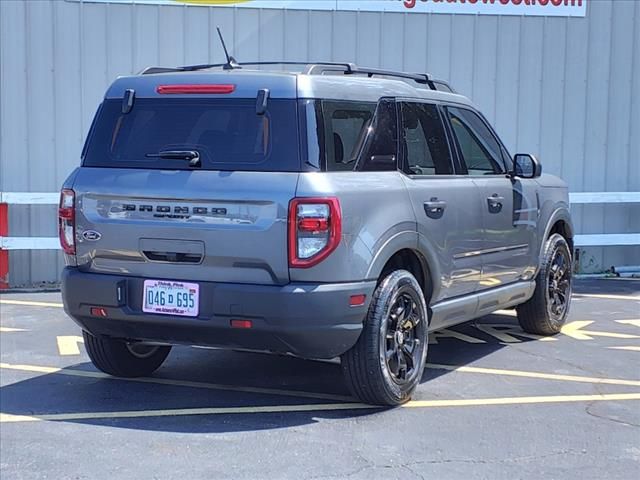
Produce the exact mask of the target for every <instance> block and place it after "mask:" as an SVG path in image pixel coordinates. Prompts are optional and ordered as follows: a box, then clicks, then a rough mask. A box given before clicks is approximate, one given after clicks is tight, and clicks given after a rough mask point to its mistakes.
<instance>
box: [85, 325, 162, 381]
mask: <svg viewBox="0 0 640 480" xmlns="http://www.w3.org/2000/svg"><path fill="white" fill-rule="evenodd" d="M82 336H83V337H84V346H85V348H86V350H87V353H88V354H89V358H90V359H91V362H92V363H93V364H94V365H95V367H96V368H97V369H98V370H101V371H103V372H104V373H107V374H109V375H113V376H114V377H126V378H131V377H146V376H147V375H151V374H152V373H153V372H155V371H156V370H157V369H158V367H160V365H162V362H164V360H165V358H167V355H169V352H170V351H171V347H168V346H156V345H144V344H141V343H128V342H125V341H123V340H116V339H115V338H109V337H95V336H93V335H91V334H90V333H88V332H84V331H83V332H82Z"/></svg>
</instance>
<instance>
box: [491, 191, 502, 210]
mask: <svg viewBox="0 0 640 480" xmlns="http://www.w3.org/2000/svg"><path fill="white" fill-rule="evenodd" d="M502 202H504V197H501V196H500V195H498V194H497V193H494V194H493V195H491V196H490V197H487V204H488V205H489V213H500V211H501V210H502Z"/></svg>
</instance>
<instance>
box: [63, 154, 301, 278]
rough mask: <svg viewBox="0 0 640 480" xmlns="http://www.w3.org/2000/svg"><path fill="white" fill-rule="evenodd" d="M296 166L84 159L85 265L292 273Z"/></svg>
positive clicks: (209, 274) (81, 220) (81, 216)
mask: <svg viewBox="0 0 640 480" xmlns="http://www.w3.org/2000/svg"><path fill="white" fill-rule="evenodd" d="M297 180H298V173H290V172H249V171H236V172H225V171H213V170H157V169H148V170H146V169H127V168H94V167H91V168H87V167H84V168H81V169H80V171H79V172H78V175H77V177H76V179H75V182H74V186H73V189H74V190H75V192H76V208H77V210H76V238H77V247H76V251H77V262H78V267H79V268H80V269H81V270H83V271H89V272H97V273H117V274H121V275H132V276H142V277H146V278H157V279H173V280H185V281H189V280H192V281H211V282H233V283H258V284H279V285H282V284H286V283H288V282H289V270H288V258H287V209H288V204H289V200H291V198H293V197H294V196H295V191H296V184H297Z"/></svg>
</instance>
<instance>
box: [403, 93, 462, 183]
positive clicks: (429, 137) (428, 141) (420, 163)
mask: <svg viewBox="0 0 640 480" xmlns="http://www.w3.org/2000/svg"><path fill="white" fill-rule="evenodd" d="M400 107H401V108H400V109H401V112H402V139H401V141H402V148H403V151H404V156H405V164H406V169H407V173H410V174H413V175H450V174H452V173H453V168H452V163H451V153H450V152H449V145H448V143H447V138H446V136H445V133H444V127H443V125H442V120H441V118H440V114H439V113H438V107H436V106H435V105H433V104H428V103H409V102H403V103H401V104H400Z"/></svg>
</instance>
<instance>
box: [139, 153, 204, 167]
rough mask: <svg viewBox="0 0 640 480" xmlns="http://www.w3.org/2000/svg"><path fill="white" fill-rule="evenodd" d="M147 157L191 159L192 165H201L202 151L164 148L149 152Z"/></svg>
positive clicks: (190, 163)
mask: <svg viewBox="0 0 640 480" xmlns="http://www.w3.org/2000/svg"><path fill="white" fill-rule="evenodd" d="M145 157H149V158H165V159H167V160H189V166H190V167H199V166H200V153H198V152H197V151H196V150H162V151H160V152H158V153H147V154H146V155H145Z"/></svg>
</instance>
